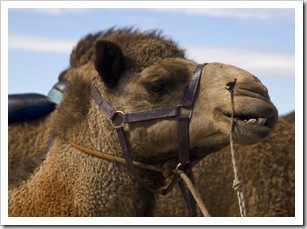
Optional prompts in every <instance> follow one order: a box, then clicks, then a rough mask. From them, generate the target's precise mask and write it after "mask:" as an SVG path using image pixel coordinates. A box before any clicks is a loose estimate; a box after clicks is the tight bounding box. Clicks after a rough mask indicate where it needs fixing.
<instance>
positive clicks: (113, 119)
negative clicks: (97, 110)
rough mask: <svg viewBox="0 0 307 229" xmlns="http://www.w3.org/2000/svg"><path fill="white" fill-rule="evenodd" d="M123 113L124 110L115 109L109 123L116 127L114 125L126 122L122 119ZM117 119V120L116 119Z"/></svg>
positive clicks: (117, 125)
mask: <svg viewBox="0 0 307 229" xmlns="http://www.w3.org/2000/svg"><path fill="white" fill-rule="evenodd" d="M124 115H125V113H124V112H122V111H115V113H114V115H113V118H112V119H111V125H112V126H113V127H114V128H116V127H119V126H121V127H123V126H124V125H125V124H126V123H125V122H124V121H123V120H124V118H123V116H124ZM118 119H120V120H118ZM116 120H117V121H116Z"/></svg>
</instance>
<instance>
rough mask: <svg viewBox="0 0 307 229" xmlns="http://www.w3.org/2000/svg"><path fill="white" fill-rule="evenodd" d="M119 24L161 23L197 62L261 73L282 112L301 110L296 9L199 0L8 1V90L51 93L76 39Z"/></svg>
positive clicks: (144, 27)
mask: <svg viewBox="0 0 307 229" xmlns="http://www.w3.org/2000/svg"><path fill="white" fill-rule="evenodd" d="M172 5H173V7H176V4H172ZM71 7H74V5H72V6H71ZM129 7H131V6H129ZM190 7H192V8H190ZM114 26H115V27H116V28H121V27H131V26H133V27H134V28H137V29H140V30H141V31H147V30H153V29H158V30H161V31H162V33H163V34H164V35H166V36H167V37H170V38H172V39H173V40H175V41H176V42H177V43H178V45H179V46H180V47H182V48H184V49H185V50H186V53H187V56H188V57H189V58H191V59H194V60H195V61H197V62H198V63H204V62H223V63H225V64H231V65H235V66H237V67H240V68H243V69H245V70H247V71H249V72H251V73H252V74H254V75H255V76H257V77H258V78H259V79H260V80H261V81H262V82H263V84H265V85H266V86H267V88H268V89H269V94H270V97H271V100H272V101H273V103H274V104H275V105H276V106H277V109H278V110H279V114H281V115H284V114H287V113H289V112H291V111H293V110H294V109H295V9H294V8H271V7H270V8H265V7H264V8H249V7H248V8H206V7H204V6H203V5H202V4H199V3H195V2H194V3H191V5H187V7H186V8H163V7H161V8H149V7H145V8H137V5H136V7H135V8H125V7H122V8H10V9H8V93H9V94H16V93H41V94H45V95H47V94H48V92H49V90H50V89H51V87H52V86H53V85H54V84H55V83H56V82H57V77H58V75H59V74H60V73H61V71H62V70H64V69H65V68H67V67H68V66H69V55H70V52H71V50H72V49H73V47H74V45H75V44H76V43H77V42H78V40H79V39H80V38H82V37H84V36H85V35H87V34H89V33H94V32H97V31H102V30H106V29H108V28H110V27H114Z"/></svg>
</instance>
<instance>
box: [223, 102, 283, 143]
mask: <svg viewBox="0 0 307 229" xmlns="http://www.w3.org/2000/svg"><path fill="white" fill-rule="evenodd" d="M222 114H223V116H224V118H225V120H224V121H225V122H228V123H230V121H231V112H229V111H228V112H222ZM277 121H278V112H277V110H276V108H275V106H273V105H266V106H261V107H258V108H257V109H255V110H248V111H247V110H244V108H241V109H239V110H236V111H235V112H234V115H233V133H234V137H235V140H236V141H237V142H238V143H242V144H254V143H257V142H259V141H261V140H262V139H264V138H266V137H267V136H268V135H269V134H270V132H271V130H272V128H273V127H274V126H275V125H276V123H277Z"/></svg>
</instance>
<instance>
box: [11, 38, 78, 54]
mask: <svg viewBox="0 0 307 229" xmlns="http://www.w3.org/2000/svg"><path fill="white" fill-rule="evenodd" d="M76 43H77V41H75V40H68V39H67V40H65V39H54V38H48V37H38V36H26V35H16V34H9V37H8V46H9V49H18V50H27V51H36V52H50V53H64V54H66V53H70V52H71V50H72V48H73V47H74V45H75V44H76Z"/></svg>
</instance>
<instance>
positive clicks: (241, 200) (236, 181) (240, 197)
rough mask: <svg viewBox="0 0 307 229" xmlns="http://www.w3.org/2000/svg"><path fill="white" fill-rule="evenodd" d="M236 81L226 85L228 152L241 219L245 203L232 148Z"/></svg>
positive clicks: (244, 213)
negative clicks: (227, 96) (229, 100)
mask: <svg viewBox="0 0 307 229" xmlns="http://www.w3.org/2000/svg"><path fill="white" fill-rule="evenodd" d="M236 82H237V79H234V81H233V82H229V83H227V84H226V89H227V90H228V91H229V92H230V99H231V119H230V134H229V135H230V137H229V138H230V152H231V160H232V166H233V172H234V181H233V185H232V187H233V189H234V190H235V191H236V192H237V197H238V203H239V207H240V214H241V217H246V207H245V201H244V195H243V187H242V183H241V181H240V180H239V173H238V168H237V163H236V158H235V150H234V146H233V136H232V133H233V127H234V110H235V104H234V96H233V89H234V87H235V85H236Z"/></svg>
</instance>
